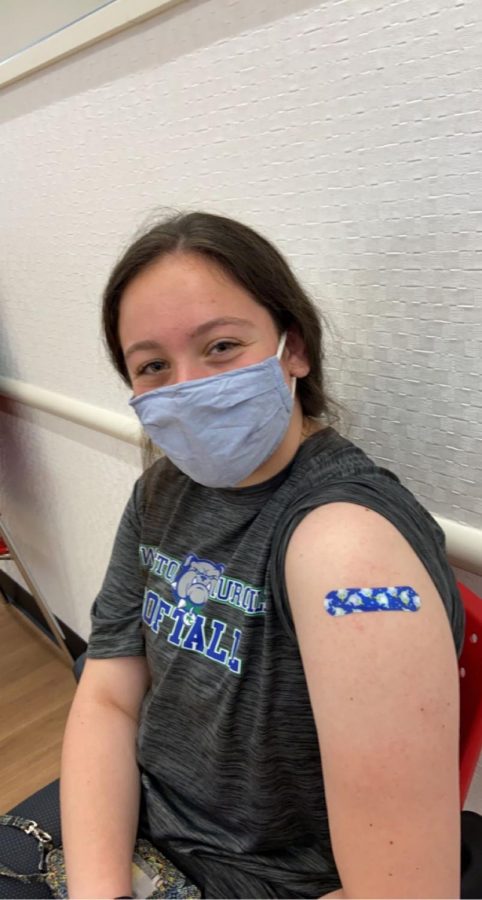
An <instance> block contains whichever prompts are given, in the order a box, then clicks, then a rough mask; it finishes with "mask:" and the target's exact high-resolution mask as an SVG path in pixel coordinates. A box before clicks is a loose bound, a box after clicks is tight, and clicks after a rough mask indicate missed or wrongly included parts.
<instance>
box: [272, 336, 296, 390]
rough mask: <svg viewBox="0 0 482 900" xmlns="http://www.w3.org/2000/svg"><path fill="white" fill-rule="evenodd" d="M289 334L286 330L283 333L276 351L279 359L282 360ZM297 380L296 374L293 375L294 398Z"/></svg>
mask: <svg viewBox="0 0 482 900" xmlns="http://www.w3.org/2000/svg"><path fill="white" fill-rule="evenodd" d="M287 336H288V332H287V331H285V332H284V334H282V335H281V338H280V342H279V344H278V350H277V351H276V356H277V358H278V359H279V360H281V357H282V356H283V350H284V348H285V346H286V338H287ZM296 381H297V378H296V375H293V376H292V377H291V384H290V393H291V396H292V397H293V398H294V396H295V394H296Z"/></svg>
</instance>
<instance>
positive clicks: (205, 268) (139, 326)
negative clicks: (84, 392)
mask: <svg viewBox="0 0 482 900" xmlns="http://www.w3.org/2000/svg"><path fill="white" fill-rule="evenodd" d="M119 338H120V342H121V346H122V350H123V353H124V358H125V361H126V365H127V369H128V372H129V376H130V380H131V384H132V389H133V393H134V395H135V396H138V395H139V394H143V393H145V392H146V391H152V390H154V389H155V388H158V387H163V386H165V385H171V384H177V383H178V382H182V381H194V380H196V379H197V378H208V377H209V376H211V375H218V374H220V373H221V372H227V371H230V370H232V369H239V368H241V367H244V366H249V365H253V364H254V363H258V362H261V361H262V360H264V359H267V358H268V357H269V356H274V355H275V354H276V351H277V349H278V344H279V339H280V336H279V334H278V332H277V329H276V327H275V324H274V322H273V319H272V318H271V315H270V313H269V312H268V310H267V309H265V307H263V306H260V304H259V303H257V302H256V301H255V300H253V298H252V296H251V295H250V294H249V293H248V292H247V291H246V290H244V288H242V287H241V286H240V285H238V284H237V283H236V282H234V281H232V280H231V279H230V278H229V277H228V276H227V275H226V274H225V273H224V272H223V271H222V270H221V269H220V268H219V267H218V266H217V265H216V264H215V263H214V262H211V261H210V260H207V259H206V258H205V257H203V256H201V255H195V254H171V255H168V256H165V257H163V258H162V259H160V260H159V261H157V262H154V263H152V265H151V266H149V267H148V268H147V269H145V270H144V271H143V272H141V273H140V275H138V276H137V277H136V278H135V279H134V280H133V281H131V282H130V284H129V285H128V286H127V288H126V289H125V291H124V294H123V296H122V300H121V304H120V310H119ZM281 366H282V368H283V372H284V374H285V378H286V381H287V383H289V382H290V378H291V377H292V376H293V375H294V376H296V377H297V378H302V377H303V376H304V375H307V374H308V372H309V365H308V363H307V360H306V354H305V351H304V347H303V343H302V340H301V338H300V337H299V336H298V335H297V334H296V333H295V332H291V331H289V332H288V337H287V341H286V346H285V350H284V352H283V355H282V358H281Z"/></svg>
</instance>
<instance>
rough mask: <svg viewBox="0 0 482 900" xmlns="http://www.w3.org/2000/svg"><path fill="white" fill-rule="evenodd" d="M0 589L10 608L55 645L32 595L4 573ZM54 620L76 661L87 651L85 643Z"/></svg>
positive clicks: (66, 626)
mask: <svg viewBox="0 0 482 900" xmlns="http://www.w3.org/2000/svg"><path fill="white" fill-rule="evenodd" d="M0 589H1V590H2V592H3V594H5V596H6V597H7V599H8V601H9V603H11V604H12V606H14V607H15V608H16V609H18V610H19V611H20V612H21V613H23V615H24V616H26V617H27V619H29V620H30V622H32V623H33V624H34V625H35V626H36V628H39V629H40V631H41V632H42V633H43V634H44V635H46V636H47V637H48V638H50V640H51V641H52V643H54V644H56V643H57V641H56V640H55V638H54V635H53V633H52V630H51V628H50V626H49V623H48V622H47V620H46V618H45V616H44V615H43V614H42V611H41V610H40V609H39V608H38V606H37V604H36V602H35V600H34V598H33V597H32V595H31V594H29V593H28V591H26V590H25V588H23V587H21V585H19V584H18V583H17V582H16V581H14V579H13V578H10V576H9V575H7V574H6V573H5V572H0ZM52 615H53V613H52ZM54 618H55V619H56V621H57V624H58V626H59V628H60V630H61V631H62V633H63V634H64V635H65V644H66V647H67V650H68V651H69V653H70V654H71V656H72V657H73V658H74V659H77V658H78V657H79V656H81V655H82V653H84V651H85V650H86V649H87V643H86V642H85V641H84V639H83V638H81V637H80V636H79V635H78V634H76V632H75V631H72V629H71V628H69V626H68V625H66V624H65V622H63V621H62V619H59V617H58V616H54Z"/></svg>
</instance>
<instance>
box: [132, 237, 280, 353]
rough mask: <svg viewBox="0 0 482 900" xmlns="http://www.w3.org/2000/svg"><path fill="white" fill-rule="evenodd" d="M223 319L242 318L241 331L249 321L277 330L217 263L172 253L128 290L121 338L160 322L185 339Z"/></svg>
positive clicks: (162, 325) (254, 324)
mask: <svg viewBox="0 0 482 900" xmlns="http://www.w3.org/2000/svg"><path fill="white" fill-rule="evenodd" d="M222 318H232V319H239V320H240V325H239V326H238V327H242V325H243V324H244V325H245V326H246V327H247V326H248V325H249V324H250V323H251V324H252V325H253V326H255V327H262V328H268V329H270V328H271V327H274V323H273V320H272V317H271V315H270V313H269V312H268V310H267V309H266V308H265V307H263V306H262V305H261V304H260V303H258V302H257V301H256V300H255V299H254V297H253V296H252V295H251V294H250V293H249V291H247V290H246V289H245V288H244V287H243V286H242V285H240V284H239V283H238V282H236V281H234V279H231V278H229V276H228V275H227V274H226V273H224V272H223V270H222V269H220V267H219V266H217V265H216V264H215V263H213V262H211V261H210V260H206V259H204V258H202V257H192V256H190V257H186V256H175V255H171V256H168V257H165V258H163V259H161V260H159V261H157V262H156V263H153V264H152V265H151V266H149V268H148V269H146V270H144V271H143V272H141V273H140V274H139V275H138V276H136V278H135V279H133V281H132V282H131V283H130V284H129V285H128V286H127V288H126V289H125V291H124V293H123V295H122V299H121V303H120V310H119V334H120V337H121V341H123V342H124V341H125V340H127V339H131V337H132V336H133V335H134V338H135V339H140V338H139V336H138V333H139V332H143V331H145V330H146V328H147V327H148V326H149V327H150V328H152V327H153V326H155V325H156V324H157V325H158V326H159V328H160V329H162V331H163V332H165V333H168V332H169V333H171V332H176V333H178V334H179V333H180V332H182V333H183V334H184V333H186V335H187V334H192V333H194V332H195V331H196V329H198V328H199V327H202V326H203V324H204V323H207V322H209V321H211V320H216V319H222ZM246 323H247V324H246ZM233 325H234V323H233Z"/></svg>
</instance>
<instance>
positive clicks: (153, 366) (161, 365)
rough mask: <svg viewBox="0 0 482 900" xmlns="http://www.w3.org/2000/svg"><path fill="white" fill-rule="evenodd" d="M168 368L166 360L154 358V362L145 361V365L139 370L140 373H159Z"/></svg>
mask: <svg viewBox="0 0 482 900" xmlns="http://www.w3.org/2000/svg"><path fill="white" fill-rule="evenodd" d="M165 368H166V364H165V362H163V361H162V359H154V360H153V361H152V362H149V363H145V364H144V365H143V366H140V368H139V369H138V370H137V374H138V375H158V374H159V372H162V371H164V369H165Z"/></svg>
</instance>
